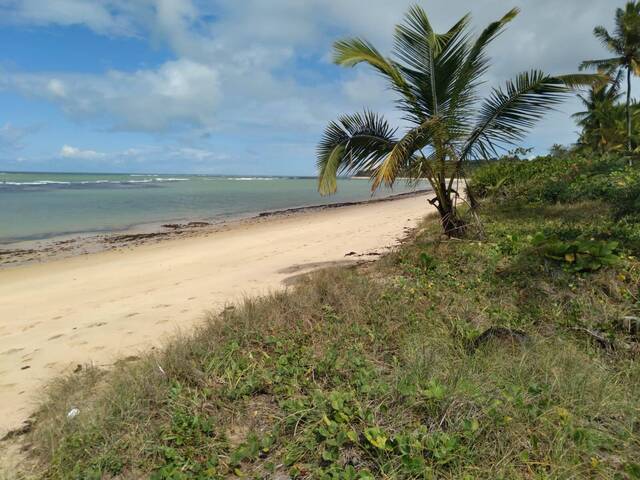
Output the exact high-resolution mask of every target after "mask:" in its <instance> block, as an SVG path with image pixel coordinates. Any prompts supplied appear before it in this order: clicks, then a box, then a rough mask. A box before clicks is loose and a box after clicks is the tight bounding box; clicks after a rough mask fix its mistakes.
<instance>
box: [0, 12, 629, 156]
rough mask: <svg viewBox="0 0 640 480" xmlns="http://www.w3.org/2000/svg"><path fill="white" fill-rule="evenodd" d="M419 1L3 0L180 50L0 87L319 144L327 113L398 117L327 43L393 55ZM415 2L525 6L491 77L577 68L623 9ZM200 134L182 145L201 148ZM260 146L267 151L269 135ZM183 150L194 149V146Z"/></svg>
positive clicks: (116, 117) (561, 128)
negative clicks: (335, 60) (356, 42)
mask: <svg viewBox="0 0 640 480" xmlns="http://www.w3.org/2000/svg"><path fill="white" fill-rule="evenodd" d="M412 3H415V1H414V0H394V1H393V2H390V1H388V0H305V1H300V0H244V1H242V2H240V1H238V0H211V1H205V0H57V1H55V2H54V1H51V0H0V14H2V13H5V15H4V17H3V19H0V23H2V22H5V23H6V22H13V23H21V24H29V25H49V24H55V25H63V26H64V25H74V24H81V25H84V26H86V27H87V28H90V29H92V30H93V31H95V32H97V33H98V34H106V35H126V36H137V37H140V38H145V39H148V41H149V42H150V43H152V44H154V45H161V46H163V47H168V49H169V50H170V51H171V52H172V53H173V55H174V56H175V58H176V59H175V60H171V61H168V62H166V63H164V64H162V65H159V66H156V67H154V68H148V69H140V70H137V71H129V72H127V71H119V70H111V71H106V72H104V74H69V73H64V74H63V73H60V72H51V73H47V72H39V73H22V72H11V71H8V72H2V75H0V87H4V88H5V89H7V88H8V89H13V90H17V91H19V92H21V93H22V94H24V95H26V96H30V97H35V98H41V99H45V100H47V101H49V102H52V103H54V104H56V105H59V107H60V108H61V109H62V110H63V111H64V112H65V113H66V114H67V115H69V116H70V117H71V118H73V119H76V120H81V121H83V122H84V121H89V120H91V121H97V125H99V126H101V127H104V126H107V127H108V128H111V129H116V130H127V131H142V132H152V133H157V132H162V133H163V134H173V135H174V137H173V138H175V136H176V131H179V135H183V134H185V132H192V133H193V136H194V137H197V136H198V135H200V134H201V133H203V132H212V131H215V132H222V133H224V134H225V135H230V136H233V137H234V138H239V140H238V141H239V142H247V141H248V139H249V137H250V136H258V135H260V136H261V138H264V139H265V142H273V143H275V142H276V141H278V142H280V141H282V137H285V138H286V140H287V141H296V142H298V141H299V142H303V141H304V142H308V144H309V145H311V149H312V148H313V142H315V141H316V140H317V138H318V137H319V136H320V134H321V131H322V128H323V126H324V125H325V124H326V122H327V121H329V120H331V119H333V118H334V117H335V116H336V115H338V114H340V113H347V112H350V111H353V110H361V109H362V108H363V107H365V106H366V107H369V108H372V109H374V110H377V111H381V112H382V113H385V114H387V115H388V116H389V117H390V119H391V120H397V119H398V117H399V115H398V114H397V113H396V112H394V105H393V102H392V95H391V94H390V93H389V92H388V91H387V90H386V89H385V88H384V84H383V82H381V81H380V79H379V78H377V77H376V76H375V74H372V73H371V72H370V71H368V70H366V69H364V68H360V67H358V68H356V69H355V70H353V71H348V70H347V71H344V70H342V71H340V69H339V67H331V66H328V65H327V63H326V58H327V53H328V52H329V51H330V49H331V44H332V42H333V41H334V40H335V39H336V38H339V37H345V36H363V37H365V38H367V39H370V40H371V41H372V42H373V43H374V44H376V46H378V47H379V48H380V49H381V50H382V51H383V52H385V53H389V52H390V50H391V48H392V44H393V27H394V25H395V24H396V23H397V22H398V21H400V20H401V18H402V16H403V14H404V12H405V11H406V8H407V7H408V5H410V4H412ZM421 3H422V5H423V6H424V7H425V9H426V10H427V13H428V14H429V15H430V18H431V20H432V24H433V25H434V26H435V27H436V28H437V29H439V30H444V29H446V28H447V27H449V26H450V25H451V24H452V23H453V22H454V21H456V20H457V19H458V18H460V16H461V15H463V14H464V13H466V12H467V11H469V10H471V11H472V13H473V15H474V18H473V26H474V27H475V28H476V30H480V29H481V28H483V27H484V26H485V25H487V23H488V22H490V21H492V20H495V19H497V18H499V17H500V16H501V15H503V14H504V13H505V12H506V10H507V9H508V8H510V7H511V6H512V5H515V6H520V7H521V8H522V13H521V15H520V16H519V17H518V18H517V19H516V20H515V21H514V22H513V23H512V25H511V26H510V27H509V30H508V31H507V32H506V33H505V34H504V35H503V36H502V37H501V38H499V39H498V40H497V41H496V42H495V44H494V45H493V46H492V47H491V50H490V53H491V56H492V58H493V67H492V69H491V70H490V72H489V76H488V77H487V80H488V81H489V82H488V85H489V86H494V85H499V84H502V83H503V82H504V80H506V79H508V78H509V77H511V76H512V75H513V74H514V73H516V72H519V71H522V70H526V69H529V68H531V67H540V68H543V69H545V70H547V71H549V72H550V73H565V72H571V71H575V70H576V68H577V65H578V63H579V62H580V61H581V60H583V59H584V58H590V57H599V56H600V55H602V54H603V53H604V52H603V51H602V49H601V46H600V45H599V44H598V42H597V41H596V40H595V39H594V38H593V35H592V34H591V31H592V29H593V27H594V26H595V25H597V24H600V23H604V24H605V25H610V24H611V23H612V19H613V13H614V9H615V7H616V6H618V5H621V4H622V3H623V2H622V0H620V1H619V2H604V1H602V0H567V1H563V2H558V0H539V1H537V2H530V1H527V0H513V2H512V3H510V4H508V5H505V3H504V1H503V0H480V1H477V2H470V1H468V0H430V1H429V2H426V1H425V2H421ZM323 62H324V63H323ZM309 63H311V64H312V66H311V67H309V66H308V65H309ZM320 65H322V66H324V67H325V68H329V69H335V70H333V71H335V76H334V75H327V73H326V72H318V70H319V69H321V68H322V66H320ZM333 71H331V72H333ZM572 108H574V103H571V102H570V103H568V104H567V105H566V106H565V107H563V110H564V113H557V114H554V115H552V116H550V117H548V119H547V120H546V121H545V122H544V123H543V124H542V126H541V127H540V128H539V129H538V130H536V131H535V132H534V133H533V135H532V136H531V137H530V140H529V141H528V143H529V144H535V145H537V146H539V147H540V149H541V150H543V149H544V148H546V147H548V146H550V145H551V144H552V143H554V142H555V141H563V142H569V141H571V140H572V139H574V138H575V134H574V130H575V127H574V125H573V122H572V121H571V119H570V118H569V115H568V114H569V113H571V110H572ZM269 137H274V139H273V140H272V139H270V138H269ZM275 137H279V138H277V140H276V139H275ZM197 143H198V142H194V144H192V145H189V147H185V148H194V149H195V150H197V151H200V149H199V148H196V144H197ZM178 150H179V149H173V150H172V152H173V153H177V152H178ZM264 150H265V151H266V150H269V147H268V145H265V146H264ZM307 150H309V149H307ZM146 151H147V152H148V150H146ZM206 152H207V150H206V149H202V150H201V151H200V153H198V154H195V153H194V152H191V154H193V155H192V156H193V158H194V159H197V158H201V159H207V158H209V160H210V161H212V162H214V161H215V159H213V158H212V157H209V156H208V154H207V153H206ZM148 154H149V155H156V153H155V152H153V153H148ZM181 154H182V155H185V157H189V152H187V151H184V152H182V153H181ZM169 157H171V155H170V154H168V155H165V156H164V158H169ZM119 158H129V159H132V158H134V157H132V156H129V157H127V156H125V155H120V157H119ZM135 158H138V157H135ZM189 158H191V157H189ZM132 161H133V160H132ZM194 161H195V160H194ZM203 161H204V160H203ZM305 161H307V162H309V163H310V164H311V163H312V161H311V160H310V159H305Z"/></svg>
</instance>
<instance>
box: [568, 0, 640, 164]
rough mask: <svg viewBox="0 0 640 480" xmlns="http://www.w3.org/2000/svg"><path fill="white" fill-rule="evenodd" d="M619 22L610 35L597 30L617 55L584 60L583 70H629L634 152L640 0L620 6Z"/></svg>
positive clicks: (639, 66) (628, 105)
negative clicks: (633, 97)
mask: <svg viewBox="0 0 640 480" xmlns="http://www.w3.org/2000/svg"><path fill="white" fill-rule="evenodd" d="M615 24H616V28H615V31H614V33H613V35H611V34H609V32H608V31H607V29H606V28H604V27H603V26H598V27H596V28H594V29H593V34H594V35H595V36H596V38H597V39H598V40H600V41H601V42H602V44H603V45H604V47H605V48H606V49H607V50H609V52H611V53H612V54H613V55H615V56H614V57H612V58H604V59H601V60H587V61H584V62H582V65H580V69H581V70H584V69H586V68H593V67H595V68H598V69H600V70H608V71H609V72H615V71H616V70H626V73H627V102H626V116H627V151H628V152H631V150H632V145H631V75H632V74H634V75H640V3H639V2H636V1H631V2H627V5H626V6H625V8H624V9H622V8H618V9H617V10H616V19H615Z"/></svg>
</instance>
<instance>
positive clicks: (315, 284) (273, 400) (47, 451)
mask: <svg viewBox="0 0 640 480" xmlns="http://www.w3.org/2000/svg"><path fill="white" fill-rule="evenodd" d="M568 166H569V167H570V168H568V170H570V171H571V172H572V173H571V175H566V170H567V167H568ZM563 168H564V170H565V173H564V174H563V173H562V170H563ZM635 172H636V170H631V167H628V166H627V165H626V163H625V161H624V158H617V157H616V158H612V157H605V158H603V159H601V160H597V159H594V160H593V161H590V160H589V159H584V158H570V159H567V158H559V159H556V158H543V159H538V160H534V161H530V162H529V161H528V162H524V161H506V162H495V163H492V164H489V165H488V166H486V167H483V168H481V169H478V170H477V171H476V173H475V176H474V178H473V179H472V181H471V184H472V186H474V187H475V188H477V190H478V192H482V194H479V197H481V198H480V200H479V201H480V202H481V208H479V210H478V212H479V215H481V216H482V232H471V231H470V232H468V235H467V237H466V238H464V239H455V238H453V239H452V238H448V237H444V236H442V235H441V234H440V233H439V232H438V226H439V224H440V217H439V216H431V217H428V218H426V219H425V221H424V222H423V223H422V224H421V225H419V227H418V228H417V229H416V230H415V231H414V232H413V233H412V234H411V236H410V237H409V238H408V239H407V240H406V241H405V242H404V243H403V245H401V246H400V247H398V248H397V249H396V250H395V251H394V252H393V253H391V254H389V255H387V256H385V257H383V258H382V259H381V260H380V261H378V262H376V263H367V264H361V265H353V266H351V267H344V268H331V269H327V270H323V271H319V272H316V273H313V274H310V275H308V276H305V277H303V278H301V279H299V280H298V282H297V283H296V284H295V285H294V286H292V287H291V288H289V289H288V290H287V291H282V292H278V293H273V294H271V295H267V296H264V297H260V298H253V299H247V300H246V301H244V302H242V303H240V304H238V305H230V306H229V307H228V308H226V309H224V310H223V311H222V312H219V313H212V314H211V316H210V317H209V318H208V319H207V321H206V322H204V323H203V325H202V326H201V327H200V328H198V329H197V330H195V331H193V332H184V333H182V334H180V335H177V336H176V337H175V338H174V339H172V340H171V341H170V342H169V343H168V344H167V345H166V346H165V347H164V348H161V349H157V350H153V351H150V352H148V353H146V354H144V355H142V356H141V357H140V358H135V357H134V358H128V359H125V360H122V361H120V362H117V363H116V364H115V365H114V366H113V367H110V368H96V367H90V366H89V367H87V368H83V369H82V370H80V371H78V372H76V373H73V374H69V375H68V376H67V377H65V378H60V379H58V380H57V381H55V382H54V383H53V384H52V385H51V386H50V387H49V388H48V389H47V390H46V392H45V394H44V395H45V398H44V399H43V403H42V405H41V406H40V408H39V410H38V411H37V413H36V415H35V416H34V418H33V419H32V420H33V426H32V429H31V431H30V432H28V433H26V434H25V435H23V436H21V437H17V438H20V439H21V442H22V446H23V449H25V451H26V452H27V454H26V455H27V458H28V459H29V462H25V463H24V464H23V466H22V469H23V474H24V477H25V478H29V474H30V475H31V476H32V478H38V479H41V478H44V479H47V478H51V479H54V478H56V479H57V478H65V479H68V478H78V479H90V478H96V479H98V478H106V479H108V478H118V479H127V478H153V479H156V480H160V479H210V478H273V479H276V478H296V479H305V478H326V479H374V478H445V479H447V478H449V479H459V478H468V479H472V478H473V479H478V478H487V479H496V478H504V479H507V478H508V479H512V478H568V477H571V478H607V479H634V478H638V476H639V475H640V462H639V461H638V459H639V458H640V425H639V424H638V421H637V419H638V418H640V402H639V401H638V398H640V368H639V367H638V365H639V364H638V361H637V360H638V355H640V336H639V335H640V289H639V288H640V287H639V286H640V262H639V260H638V254H639V253H640V248H639V247H640V244H639V243H637V242H636V241H634V240H633V238H634V235H638V232H640V228H639V226H640V219H638V218H637V217H636V216H635V215H634V214H630V215H629V214H622V215H621V213H620V212H619V210H618V206H617V205H616V203H617V199H618V198H620V197H617V195H626V193H622V192H623V191H624V190H625V189H626V188H627V187H625V186H621V185H620V184H618V183H617V182H618V180H615V181H613V185H612V184H611V183H610V182H611V179H612V178H615V179H623V180H622V182H627V181H630V183H633V182H635V184H636V188H637V184H638V181H637V180H638V177H633V175H635V174H636V173H635ZM560 175H564V176H562V177H561V178H560V177H559V176H560ZM632 177H633V178H635V180H633V181H631V180H627V179H628V178H632ZM503 178H506V179H505V180H501V184H502V185H501V186H500V187H499V188H494V189H490V188H487V186H488V185H490V184H491V185H493V186H496V182H495V180H496V179H503ZM559 180H562V182H559ZM587 185H588V186H589V190H590V189H591V188H592V187H593V186H595V185H599V186H600V187H601V188H599V189H596V190H597V192H600V193H594V194H591V195H590V196H585V195H583V193H582V192H584V191H585V190H584V189H585V186H587ZM625 185H626V183H625ZM613 187H617V188H613ZM628 188H631V189H633V188H634V187H628ZM553 192H555V193H553ZM503 199H504V201H503ZM634 232H635V233H634ZM635 238H637V239H640V236H638V237H635ZM583 254H586V255H588V256H589V260H588V261H585V262H582V260H581V259H580V255H583ZM567 255H574V257H575V258H574V259H573V260H569V259H568V258H567ZM594 262H595V263H594ZM72 409H77V410H78V412H79V413H78V414H77V415H76V416H74V417H72V418H69V415H68V412H69V411H71V410H72ZM29 468H30V471H29Z"/></svg>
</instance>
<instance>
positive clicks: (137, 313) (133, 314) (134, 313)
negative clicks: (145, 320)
mask: <svg viewBox="0 0 640 480" xmlns="http://www.w3.org/2000/svg"><path fill="white" fill-rule="evenodd" d="M136 315H140V312H133V313H130V314H128V315H126V317H127V318H130V317H135V316H136Z"/></svg>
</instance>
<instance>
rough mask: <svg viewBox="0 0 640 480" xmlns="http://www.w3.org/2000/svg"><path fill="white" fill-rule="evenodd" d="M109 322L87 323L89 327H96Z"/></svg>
mask: <svg viewBox="0 0 640 480" xmlns="http://www.w3.org/2000/svg"><path fill="white" fill-rule="evenodd" d="M106 324H107V322H96V323H92V324H90V325H87V328H95V327H103V326H105V325H106Z"/></svg>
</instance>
